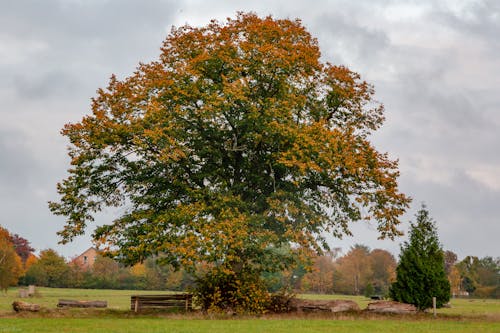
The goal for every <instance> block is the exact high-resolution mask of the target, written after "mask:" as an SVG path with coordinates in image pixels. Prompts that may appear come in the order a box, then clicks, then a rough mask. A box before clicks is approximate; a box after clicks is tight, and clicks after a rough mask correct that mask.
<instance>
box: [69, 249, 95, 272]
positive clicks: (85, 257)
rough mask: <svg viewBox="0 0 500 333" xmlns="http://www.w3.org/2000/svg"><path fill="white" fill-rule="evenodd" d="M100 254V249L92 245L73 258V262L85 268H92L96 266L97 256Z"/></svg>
mask: <svg viewBox="0 0 500 333" xmlns="http://www.w3.org/2000/svg"><path fill="white" fill-rule="evenodd" d="M98 255H99V251H97V249H95V248H93V247H91V248H89V249H87V250H86V251H85V252H83V253H82V254H80V255H79V256H78V257H76V258H75V259H73V260H72V261H71V262H72V263H73V264H75V265H78V266H80V267H81V268H83V269H89V268H92V266H94V262H95V259H96V258H97V256H98Z"/></svg>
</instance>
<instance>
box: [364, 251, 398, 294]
mask: <svg viewBox="0 0 500 333" xmlns="http://www.w3.org/2000/svg"><path fill="white" fill-rule="evenodd" d="M369 260H370V267H371V271H372V274H371V277H370V283H371V285H372V286H373V292H374V293H375V294H379V295H387V294H388V293H389V288H390V286H391V283H392V282H394V280H395V279H396V266H397V262H396V259H395V258H394V256H393V255H392V254H391V253H390V252H388V251H386V250H382V249H374V250H372V251H371V252H370V254H369Z"/></svg>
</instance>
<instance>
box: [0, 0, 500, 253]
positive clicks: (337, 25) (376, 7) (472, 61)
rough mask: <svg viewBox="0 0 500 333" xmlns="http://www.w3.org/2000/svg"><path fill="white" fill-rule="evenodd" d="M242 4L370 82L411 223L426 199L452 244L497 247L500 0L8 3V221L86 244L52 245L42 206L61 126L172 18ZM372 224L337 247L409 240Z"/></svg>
mask: <svg viewBox="0 0 500 333" xmlns="http://www.w3.org/2000/svg"><path fill="white" fill-rule="evenodd" d="M237 11H254V12H256V13H257V14H259V15H261V16H267V15H269V14H271V15H273V16H274V17H276V18H291V19H294V18H300V19H302V21H303V24H304V25H305V26H306V27H307V29H308V30H309V32H310V33H311V34H312V35H313V36H315V37H317V39H318V41H319V44H320V47H321V51H322V56H323V59H324V61H329V62H331V63H334V64H343V65H347V66H348V67H349V68H350V69H352V70H354V71H356V72H359V73H360V74H361V76H362V78H363V79H365V80H367V81H369V82H370V83H372V84H373V85H374V86H375V89H376V99H377V100H379V101H381V102H383V103H384V104H385V107H386V119H387V120H386V123H385V125H384V126H383V127H382V128H381V129H380V130H379V131H378V132H377V133H375V135H374V136H373V137H372V140H373V142H374V143H375V144H376V146H377V148H378V149H379V150H380V151H385V152H388V153H389V155H390V156H391V157H392V158H397V159H399V162H400V171H401V177H400V187H401V190H402V192H404V193H406V194H407V195H409V196H411V197H412V198H413V203H412V208H411V210H410V211H409V212H408V214H407V215H405V216H404V217H403V219H402V220H403V229H405V230H407V228H408V224H409V221H413V220H414V214H415V212H416V210H417V209H418V208H419V206H420V204H421V203H422V202H425V203H426V204H427V206H428V209H429V211H430V214H431V216H432V217H433V218H434V219H435V220H436V222H437V226H438V232H439V236H440V240H441V243H442V245H443V247H444V248H445V249H449V250H452V251H454V252H456V253H457V254H458V256H459V258H463V257H464V256H466V255H476V256H480V257H483V256H486V255H490V256H494V257H496V256H500V242H499V240H498V239H499V237H500V223H499V222H500V37H499V36H500V1H496V0H490V1H488V0H484V1H459V0H450V1H444V0H437V1H389V0H387V1H383V0H381V1H374V0H366V1H362V0H360V1H354V0H345V1H341V0H339V1H318V0H315V1H296V0H284V1H271V0H266V1H255V0H254V1H248V0H245V1H234V0H233V1H229V0H228V1H194V0H193V1H160V0H155V1H153V0H148V1H141V0H137V1H132V0H127V1H125V0H108V1H106V0H59V1H57V0H44V1H37V0H32V1H28V0H12V1H10V0H0V116H1V118H0V119H1V121H0V225H2V226H4V227H6V228H7V229H8V230H9V231H11V232H12V233H18V234H19V235H21V236H23V237H25V238H27V239H28V240H29V241H31V244H32V246H34V247H35V248H36V249H37V250H41V249H46V248H54V249H56V250H57V251H58V252H59V253H61V254H62V255H64V256H66V257H72V256H74V255H76V254H79V253H80V252H82V251H83V250H85V249H86V248H88V247H89V246H91V243H90V240H89V239H90V238H89V237H88V236H84V237H80V238H78V239H77V240H76V241H74V242H73V243H71V244H68V245H64V246H63V245H57V242H58V238H57V236H56V232H57V231H58V230H61V229H62V226H63V225H64V220H63V219H62V218H60V217H55V216H52V215H51V213H50V212H49V210H48V208H47V201H49V200H57V195H56V190H55V188H56V183H57V182H58V181H60V180H61V179H63V178H64V177H65V176H66V173H65V172H66V169H68V167H69V158H68V157H67V155H66V146H67V141H66V140H65V138H63V137H62V136H61V135H60V134H59V131H60V129H61V128H62V127H63V125H64V124H65V123H68V122H76V121H79V120H80V119H81V118H82V117H83V116H84V115H85V114H88V113H89V112H90V98H91V97H93V96H95V91H96V90H97V89H98V88H100V87H105V86H106V84H107V81H108V79H109V77H110V75H111V74H113V73H115V74H116V75H117V76H118V77H119V78H125V77H126V76H128V75H130V74H131V73H132V72H133V71H134V69H135V67H136V66H137V65H138V63H139V62H148V61H151V60H153V59H155V58H156V57H157V56H158V55H159V48H160V46H161V43H162V41H163V40H164V38H165V37H166V35H167V34H168V32H169V31H170V29H171V27H172V25H174V26H180V25H183V24H186V23H188V24H190V25H195V26H198V25H205V24H206V23H208V22H209V20H210V19H213V18H215V19H218V20H224V19H225V18H226V17H234V16H235V13H236V12H237ZM112 215H113V214H112V213H111V212H108V213H107V214H104V215H102V216H100V217H99V218H98V220H99V222H101V223H102V222H105V221H106V219H109V218H112ZM374 230H375V226H371V225H366V224H362V223H360V224H356V225H355V226H354V228H353V231H354V237H349V238H345V239H343V240H341V241H340V240H334V239H332V240H331V245H332V246H334V247H337V246H340V247H342V248H343V250H344V252H346V251H347V250H348V249H349V247H350V246H352V245H354V244H355V243H362V244H365V245H368V246H369V247H371V248H383V249H387V250H389V251H391V252H393V253H394V254H397V253H398V251H399V245H400V243H401V242H402V241H403V240H404V239H405V237H402V238H400V239H398V240H396V241H395V242H391V241H377V234H376V232H374ZM91 231H92V228H91V230H90V232H91ZM90 232H89V234H90Z"/></svg>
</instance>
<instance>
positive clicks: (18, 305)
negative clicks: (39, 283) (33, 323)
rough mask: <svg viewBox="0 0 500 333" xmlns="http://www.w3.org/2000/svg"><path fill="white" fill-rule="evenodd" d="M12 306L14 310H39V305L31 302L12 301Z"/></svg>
mask: <svg viewBox="0 0 500 333" xmlns="http://www.w3.org/2000/svg"><path fill="white" fill-rule="evenodd" d="M12 308H13V309H14V311H16V312H20V311H31V312H37V311H40V305H38V304H32V303H26V302H21V301H15V302H13V303H12Z"/></svg>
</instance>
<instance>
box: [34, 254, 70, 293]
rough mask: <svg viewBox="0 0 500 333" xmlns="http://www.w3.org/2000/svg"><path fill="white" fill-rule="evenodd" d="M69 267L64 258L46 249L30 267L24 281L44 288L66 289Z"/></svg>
mask: <svg viewBox="0 0 500 333" xmlns="http://www.w3.org/2000/svg"><path fill="white" fill-rule="evenodd" d="M69 277H70V267H69V266H68V265H67V264H66V260H65V259H64V257H62V256H60V255H59V254H58V253H57V252H56V251H55V250H53V249H47V250H43V251H41V252H40V258H39V259H38V261H37V262H36V263H34V264H33V265H31V266H30V268H29V269H28V271H27V272H26V277H25V280H26V281H27V282H28V283H34V284H37V285H40V286H46V287H66V286H67V285H68V283H69Z"/></svg>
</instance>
